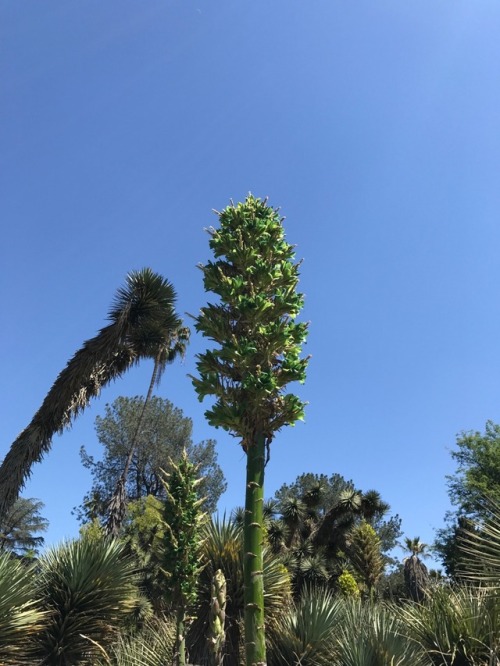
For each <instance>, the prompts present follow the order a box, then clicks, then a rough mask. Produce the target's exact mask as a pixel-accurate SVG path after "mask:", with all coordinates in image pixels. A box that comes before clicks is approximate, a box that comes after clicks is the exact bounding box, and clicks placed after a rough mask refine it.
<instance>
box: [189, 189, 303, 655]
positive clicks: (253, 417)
mask: <svg viewBox="0 0 500 666" xmlns="http://www.w3.org/2000/svg"><path fill="white" fill-rule="evenodd" d="M219 222H220V227H219V228H218V229H214V228H210V229H209V230H208V231H209V233H210V236H211V239H210V248H211V250H212V251H213V253H214V258H215V260H214V261H209V262H208V263H207V264H205V265H202V266H200V268H201V270H202V272H203V279H204V286H205V290H206V291H211V292H213V293H215V294H216V295H217V296H218V297H219V301H218V302H217V303H213V304H209V305H207V306H206V307H204V308H202V309H201V312H200V314H199V316H198V317H197V318H196V329H197V330H198V331H199V332H201V333H202V334H203V335H204V336H205V337H207V338H210V339H211V340H213V341H214V342H215V343H216V344H217V345H218V347H217V348H216V349H214V350H209V351H206V352H205V353H204V354H200V355H199V356H198V363H197V368H198V372H199V375H200V376H199V378H193V384H194V386H195V388H196V391H197V393H198V397H199V399H200V400H203V398H204V397H205V396H215V404H214V405H213V407H212V408H211V409H209V410H208V411H207V412H206V414H205V415H206V417H207V419H208V421H209V423H210V424H211V425H213V426H215V427H221V428H224V430H226V431H228V432H230V433H231V434H232V435H233V436H235V437H237V438H238V439H239V440H240V442H241V446H242V448H243V450H244V451H245V453H246V455H247V481H246V498H245V521H244V551H245V559H244V571H245V574H244V577H245V636H246V650H245V651H246V663H247V665H248V666H250V665H252V666H260V665H262V664H265V663H266V648H265V631H264V589H263V578H262V570H263V564H262V542H263V530H262V525H263V500H264V467H265V463H266V456H267V457H268V456H269V446H270V444H271V441H272V439H273V437H274V435H275V433H276V432H277V431H279V430H280V429H281V428H282V427H283V426H285V425H293V424H294V423H295V422H296V421H297V420H299V419H303V412H304V403H303V402H302V401H301V400H300V399H299V398H298V397H297V396H296V395H293V394H290V393H288V394H287V393H285V389H286V387H287V385H288V384H289V383H290V382H294V381H299V382H304V380H305V372H306V366H307V362H308V359H307V358H300V352H301V345H302V343H303V342H304V341H305V339H306V335H307V324H306V323H296V322H295V319H296V317H297V315H298V314H299V312H300V310H301V308H302V305H303V300H304V299H303V295H302V294H300V293H297V291H296V289H297V285H298V281H299V264H298V263H294V249H293V247H292V246H291V245H289V244H288V243H287V242H286V240H285V232H284V229H283V224H282V222H283V220H282V218H281V217H280V215H279V213H278V211H277V210H275V209H273V208H271V207H269V206H268V205H267V201H263V200H261V199H257V198H254V197H253V196H251V195H249V196H248V197H247V199H246V200H245V202H243V203H239V204H237V205H236V206H235V205H234V204H233V203H231V205H230V206H228V207H227V208H226V209H225V210H223V211H222V212H221V213H219Z"/></svg>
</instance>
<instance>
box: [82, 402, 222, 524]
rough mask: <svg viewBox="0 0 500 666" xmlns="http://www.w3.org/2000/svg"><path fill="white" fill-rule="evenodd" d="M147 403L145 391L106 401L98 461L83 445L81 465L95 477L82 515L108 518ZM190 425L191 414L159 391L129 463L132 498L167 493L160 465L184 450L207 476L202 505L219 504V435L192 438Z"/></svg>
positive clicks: (209, 508) (98, 420)
mask: <svg viewBox="0 0 500 666" xmlns="http://www.w3.org/2000/svg"><path fill="white" fill-rule="evenodd" d="M143 406H144V401H143V399H142V398H141V397H135V398H125V397H120V398H117V399H116V400H115V401H114V402H113V404H112V405H106V407H105V414H104V416H103V417H100V416H98V417H97V418H96V432H97V437H98V439H99V441H100V443H101V444H102V445H103V447H104V455H103V458H102V460H100V461H96V460H95V459H94V458H93V456H90V455H89V454H88V453H87V452H86V450H85V448H84V447H82V449H81V450H80V455H81V458H82V462H83V465H84V466H85V467H86V468H87V469H89V470H90V472H91V474H92V477H93V483H92V488H91V490H90V491H89V493H87V495H86V496H85V498H84V501H83V505H82V506H81V507H79V508H78V509H77V515H78V517H79V519H80V520H82V521H88V520H91V519H92V518H99V519H100V520H101V521H102V522H104V521H105V520H106V518H107V515H108V514H107V512H108V507H109V502H110V499H111V497H112V496H113V493H114V491H115V488H116V484H117V482H118V480H119V479H120V478H121V474H122V472H123V469H124V467H125V463H126V461H127V458H128V456H129V452H130V450H131V445H132V442H133V441H134V439H135V438H136V433H137V426H138V423H139V420H140V416H141V412H142V409H143ZM192 427H193V424H192V421H191V419H189V418H187V417H185V416H184V415H183V413H182V411H181V410H180V409H178V408H177V407H174V405H173V404H172V403H171V402H170V401H169V400H165V399H163V398H159V397H153V398H151V399H150V401H149V402H148V403H147V406H146V409H145V411H144V416H143V419H142V426H141V428H140V432H139V434H138V437H137V441H136V444H135V445H134V453H133V456H132V458H131V460H130V465H129V467H128V474H127V479H126V487H125V489H126V494H127V496H128V498H129V500H130V501H134V500H137V499H140V498H141V497H146V496H148V495H153V496H154V497H157V498H164V497H165V489H164V486H163V484H162V480H161V472H160V470H161V469H162V468H164V467H168V460H169V459H172V460H174V461H176V460H179V459H180V457H181V455H182V452H183V451H184V450H186V451H187V452H188V455H189V458H190V459H191V460H192V462H193V463H195V464H196V465H199V466H200V474H201V475H203V476H204V481H203V483H202V485H201V489H200V492H201V493H202V495H203V496H205V497H206V503H205V505H204V508H205V510H206V511H209V512H212V511H213V510H214V509H215V507H216V505H217V501H218V499H219V497H220V496H221V494H222V493H223V492H224V491H225V489H226V481H225V479H224V475H223V473H222V470H221V468H220V467H219V465H218V464H217V454H216V451H215V441H214V440H206V441H203V442H200V443H199V444H196V445H195V444H193V442H192V439H191V432H192ZM167 471H168V470H167Z"/></svg>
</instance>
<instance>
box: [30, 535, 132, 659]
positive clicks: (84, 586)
mask: <svg viewBox="0 0 500 666" xmlns="http://www.w3.org/2000/svg"><path fill="white" fill-rule="evenodd" d="M135 581H136V575H135V563H134V561H133V560H132V559H131V558H130V557H126V556H125V555H124V553H123V545H122V544H120V543H119V542H117V541H111V540H107V539H106V540H101V541H99V540H90V539H85V538H83V539H80V540H78V541H69V542H66V543H63V544H62V545H60V546H57V547H55V548H52V549H51V550H49V551H48V552H47V553H46V554H45V555H44V556H43V557H42V558H41V559H40V562H39V571H38V574H37V577H36V586H37V594H38V595H39V597H40V598H41V601H42V606H43V608H44V610H45V611H46V612H47V615H48V617H47V619H46V621H45V623H44V629H43V632H42V633H41V635H40V636H39V637H38V638H37V654H38V655H39V657H40V658H41V659H43V662H42V663H43V664H44V665H47V666H67V665H68V664H81V665H82V666H83V665H86V664H94V663H95V661H96V659H97V657H99V656H100V655H101V654H102V651H103V650H106V648H107V647H108V646H109V645H110V644H111V642H112V641H113V639H115V638H116V635H117V632H118V630H119V628H120V626H121V625H122V623H123V622H124V621H125V620H126V619H127V617H128V615H129V614H130V612H131V611H132V610H133V608H134V605H135V604H136V599H137V594H136V592H137V588H136V585H135Z"/></svg>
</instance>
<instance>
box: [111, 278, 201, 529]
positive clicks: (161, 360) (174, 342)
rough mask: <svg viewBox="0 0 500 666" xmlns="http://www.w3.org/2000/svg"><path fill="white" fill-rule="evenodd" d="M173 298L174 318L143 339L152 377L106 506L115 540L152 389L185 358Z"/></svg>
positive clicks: (186, 334)
mask: <svg viewBox="0 0 500 666" xmlns="http://www.w3.org/2000/svg"><path fill="white" fill-rule="evenodd" d="M168 287H170V285H165V288H168ZM172 292H173V290H172ZM172 296H173V298H172V305H171V312H172V313H173V317H172V316H168V317H165V319H164V320H163V321H161V322H159V323H158V325H157V326H156V327H155V330H154V331H150V334H149V335H148V336H147V338H146V339H145V344H146V345H149V347H150V356H151V357H153V358H154V365H153V373H152V375H151V381H150V382H149V388H148V392H147V395H146V398H145V400H144V403H143V405H142V409H141V413H140V414H139V418H138V420H137V425H136V427H135V431H134V435H133V437H132V443H131V444H130V448H129V451H128V454H127V458H126V460H125V465H124V467H123V471H122V473H121V475H120V478H119V479H118V481H117V483H116V487H115V491H114V493H113V496H112V497H111V500H110V502H109V506H108V520H107V523H106V532H107V534H110V535H112V536H118V533H119V531H120V527H121V525H122V523H123V519H124V517H125V511H126V508H127V494H126V490H125V486H126V482H127V476H128V473H129V470H130V465H131V464H132V460H133V458H134V454H135V452H136V450H137V446H138V440H139V433H140V431H141V426H142V423H143V421H144V415H145V413H146V409H147V406H148V404H149V402H150V401H151V397H152V395H153V389H154V387H155V386H158V385H159V384H160V381H161V378H162V376H163V373H164V372H165V368H166V366H167V365H168V364H169V363H173V361H174V360H175V359H176V358H177V356H184V354H185V352H186V345H187V342H188V341H189V329H188V328H186V327H184V326H182V322H181V320H180V319H178V318H176V317H175V313H174V309H173V306H174V303H173V300H174V298H175V293H173V294H172ZM169 315H170V313H169Z"/></svg>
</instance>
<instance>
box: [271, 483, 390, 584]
mask: <svg viewBox="0 0 500 666" xmlns="http://www.w3.org/2000/svg"><path fill="white" fill-rule="evenodd" d="M275 497H276V506H275V516H276V517H275V518H274V519H273V520H272V521H271V522H270V523H269V524H268V540H269V543H270V546H271V547H272V548H273V550H274V552H275V553H277V554H280V555H281V556H282V557H283V558H284V561H285V563H286V565H287V567H288V568H289V570H290V572H291V575H292V580H293V585H294V590H295V593H296V594H300V590H301V588H302V586H303V585H304V584H311V583H313V582H314V583H322V584H328V585H335V581H336V578H337V577H338V576H339V575H341V573H342V571H343V570H344V569H345V567H346V566H347V567H348V568H349V567H351V568H353V567H354V568H356V567H357V566H359V567H361V571H365V572H366V566H364V565H362V564H361V560H362V559H363V557H362V556H361V552H364V553H365V555H366V551H365V549H361V551H360V549H359V547H358V546H359V544H358V543H356V544H354V545H353V534H355V532H356V529H357V527H358V526H360V525H362V524H366V525H367V528H365V531H366V529H368V528H369V529H370V530H373V531H374V533H375V536H374V538H373V539H372V541H373V543H374V542H375V541H376V542H377V545H376V547H374V552H373V557H374V560H373V564H374V563H375V560H376V561H377V567H376V571H377V580H378V578H379V577H380V570H381V569H382V570H383V569H384V567H385V565H386V564H388V563H390V562H391V559H390V558H389V557H388V556H387V554H386V553H387V550H389V549H391V548H393V547H394V545H395V543H396V539H397V537H398V536H399V535H400V533H401V530H400V524H401V521H400V519H399V518H398V517H397V516H395V517H392V518H390V519H389V520H385V514H386V512H387V511H388V510H389V505H388V504H387V503H386V502H384V501H383V500H382V499H381V497H380V494H379V493H378V492H376V491H374V490H370V491H367V492H366V493H363V492H362V491H359V490H356V488H355V487H354V484H353V483H352V481H346V480H345V479H344V478H343V477H342V476H340V475H339V474H333V475H332V476H331V477H327V476H326V475H324V474H322V475H317V474H302V475H301V476H299V477H298V478H297V479H296V481H295V482H294V483H292V484H290V485H287V484H285V485H283V486H282V487H281V488H280V489H279V490H278V491H277V493H276V495H275ZM372 545H373V544H372ZM375 551H376V553H377V555H376V556H375ZM351 558H352V561H351ZM360 558H361V560H360V561H359V562H358V560H359V559H360ZM353 570H354V569H353ZM374 571H375V569H374ZM360 576H361V578H362V579H363V577H364V574H363V573H360ZM367 576H368V574H367ZM365 582H366V584H367V585H368V588H370V589H371V587H372V586H373V585H372V582H368V579H366V581H365ZM368 588H367V589H368Z"/></svg>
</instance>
